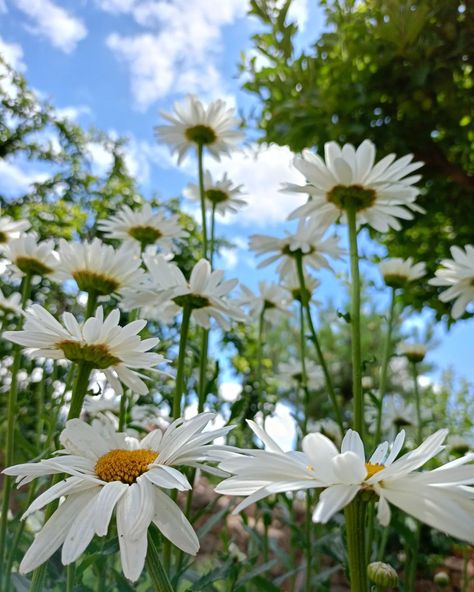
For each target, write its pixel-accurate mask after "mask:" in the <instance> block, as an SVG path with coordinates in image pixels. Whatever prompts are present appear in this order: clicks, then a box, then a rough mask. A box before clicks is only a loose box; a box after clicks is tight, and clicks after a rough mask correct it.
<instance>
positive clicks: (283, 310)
mask: <svg viewBox="0 0 474 592" xmlns="http://www.w3.org/2000/svg"><path fill="white" fill-rule="evenodd" d="M240 289H241V291H242V295H241V297H240V298H239V299H238V301H237V304H238V305H239V306H243V307H247V308H248V311H249V315H250V317H251V318H252V319H253V320H258V319H259V317H260V315H261V314H262V312H264V314H265V320H268V321H270V322H272V323H277V322H278V321H279V320H281V317H282V315H286V314H288V313H289V310H288V307H289V304H290V302H289V299H288V294H287V293H286V291H285V290H283V288H281V287H280V286H278V285H277V284H272V283H270V282H265V281H261V282H259V283H258V289H259V293H258V294H257V295H256V294H254V293H253V292H252V290H251V289H250V288H248V287H247V286H244V285H243V284H240Z"/></svg>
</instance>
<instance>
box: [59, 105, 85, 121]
mask: <svg viewBox="0 0 474 592" xmlns="http://www.w3.org/2000/svg"><path fill="white" fill-rule="evenodd" d="M56 113H57V114H58V116H59V117H63V118H64V119H69V120H70V121H76V120H77V119H79V117H80V116H81V115H91V113H92V110H91V108H90V107H88V106H87V105H69V106H68V107H58V108H57V109H56Z"/></svg>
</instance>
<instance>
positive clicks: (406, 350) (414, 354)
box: [400, 343, 427, 364]
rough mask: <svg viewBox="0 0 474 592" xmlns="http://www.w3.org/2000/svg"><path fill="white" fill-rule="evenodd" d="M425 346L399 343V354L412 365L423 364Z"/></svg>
mask: <svg viewBox="0 0 474 592" xmlns="http://www.w3.org/2000/svg"><path fill="white" fill-rule="evenodd" d="M426 352H427V349H426V345H423V344H422V343H401V344H400V354H401V355H403V356H405V357H406V359H407V360H408V361H409V362H411V363H412V364H418V363H420V362H423V360H424V359H425V356H426Z"/></svg>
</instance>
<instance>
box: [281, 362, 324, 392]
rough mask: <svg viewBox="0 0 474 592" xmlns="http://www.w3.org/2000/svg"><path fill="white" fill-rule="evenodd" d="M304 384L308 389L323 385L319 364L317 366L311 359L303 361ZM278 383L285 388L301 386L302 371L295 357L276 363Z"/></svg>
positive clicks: (315, 388) (318, 387)
mask: <svg viewBox="0 0 474 592" xmlns="http://www.w3.org/2000/svg"><path fill="white" fill-rule="evenodd" d="M305 370H306V384H307V386H308V388H309V389H314V390H317V389H321V388H323V387H324V375H323V372H322V369H321V366H318V365H317V364H315V363H314V362H313V360H306V361H305ZM276 378H277V380H278V385H279V386H281V387H283V388H285V389H293V388H294V387H295V386H301V384H302V382H303V373H302V370H301V362H300V361H298V360H295V359H292V360H289V361H288V362H280V363H279V364H278V374H277V376H276Z"/></svg>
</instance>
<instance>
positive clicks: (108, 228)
mask: <svg viewBox="0 0 474 592" xmlns="http://www.w3.org/2000/svg"><path fill="white" fill-rule="evenodd" d="M98 228H99V230H101V231H102V232H103V233H104V234H105V236H106V237H107V238H109V239H119V240H122V241H128V242H132V243H135V244H139V245H141V247H142V248H143V249H145V248H146V247H147V246H149V245H157V246H158V247H160V248H161V249H162V250H163V251H166V252H170V251H173V250H174V249H175V244H174V241H178V240H181V239H183V238H185V237H186V236H187V235H188V233H187V232H186V231H185V230H184V229H183V228H182V227H181V226H180V224H179V221H178V216H168V217H166V216H165V215H164V214H162V213H161V212H153V210H152V208H151V206H150V204H148V203H146V204H144V205H143V206H142V207H141V208H140V209H137V210H132V208H130V207H129V206H124V207H123V208H121V209H120V210H119V211H118V212H117V213H116V214H115V215H114V216H111V217H110V218H109V219H108V220H100V221H99V223H98Z"/></svg>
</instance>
